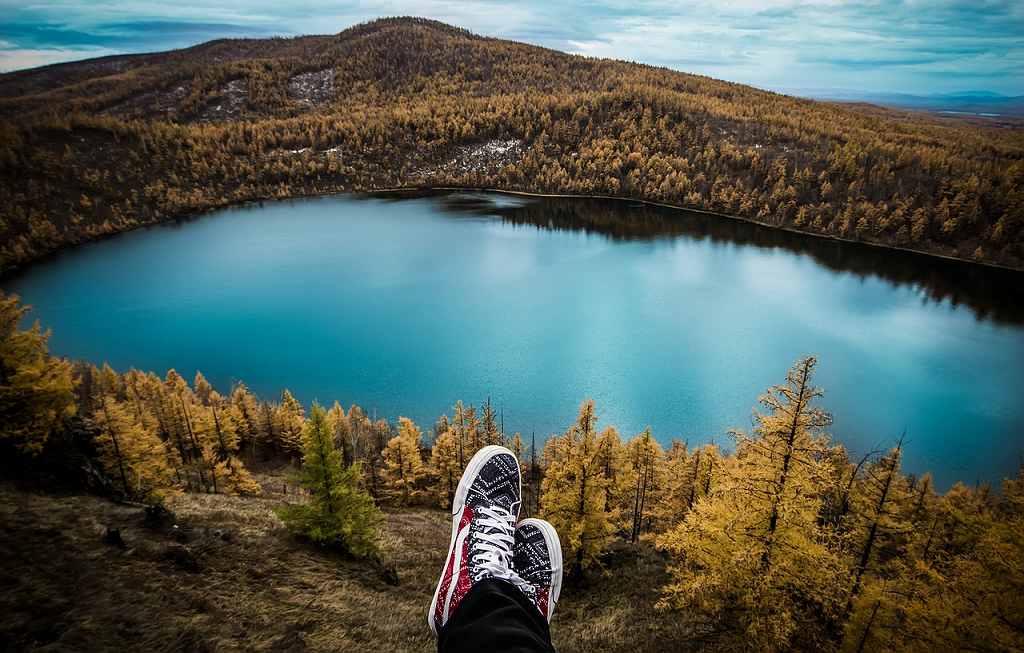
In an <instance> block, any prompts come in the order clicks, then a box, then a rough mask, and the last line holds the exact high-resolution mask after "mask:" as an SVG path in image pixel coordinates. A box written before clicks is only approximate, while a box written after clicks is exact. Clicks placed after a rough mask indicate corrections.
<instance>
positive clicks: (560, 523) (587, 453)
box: [540, 400, 614, 575]
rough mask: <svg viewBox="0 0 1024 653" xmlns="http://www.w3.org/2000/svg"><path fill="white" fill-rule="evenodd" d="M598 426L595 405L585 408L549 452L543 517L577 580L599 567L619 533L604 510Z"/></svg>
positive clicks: (553, 439)
mask: <svg viewBox="0 0 1024 653" xmlns="http://www.w3.org/2000/svg"><path fill="white" fill-rule="evenodd" d="M596 422H597V417H596V416H595V414H594V402H593V401H592V400H588V401H586V402H584V403H583V405H582V406H581V407H580V412H579V416H578V417H577V419H576V423H575V424H573V425H572V426H571V427H569V429H568V430H567V431H566V432H565V434H564V435H562V436H557V437H551V438H549V439H548V442H547V444H546V445H545V446H544V464H545V465H544V466H545V470H544V480H543V481H542V482H541V495H540V516H541V517H542V518H544V519H546V520H548V521H549V522H551V524H552V525H553V526H554V527H555V530H557V531H558V535H559V538H560V539H561V541H562V552H563V558H564V559H565V560H571V561H572V563H571V565H572V571H571V573H573V574H574V575H579V574H581V573H582V572H583V570H584V569H586V568H588V567H590V566H591V565H593V564H595V563H596V562H597V561H598V557H599V556H600V555H601V553H602V552H603V551H604V550H605V548H606V547H607V546H608V541H609V539H610V537H611V535H612V532H613V530H614V528H613V525H612V521H611V519H610V518H609V513H608V511H607V510H606V509H605V504H606V500H607V496H606V493H605V489H606V487H605V476H604V469H603V468H602V466H601V464H600V449H599V447H598V445H597V434H596V432H595V426H596Z"/></svg>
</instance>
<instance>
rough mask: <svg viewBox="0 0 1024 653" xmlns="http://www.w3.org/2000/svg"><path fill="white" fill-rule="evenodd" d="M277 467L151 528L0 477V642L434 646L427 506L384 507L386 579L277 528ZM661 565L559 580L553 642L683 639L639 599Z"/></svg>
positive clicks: (614, 557) (433, 572) (649, 598)
mask: <svg viewBox="0 0 1024 653" xmlns="http://www.w3.org/2000/svg"><path fill="white" fill-rule="evenodd" d="M282 478H283V477H281V476H278V475H274V474H269V475H264V476H262V477H261V480H262V481H263V482H264V487H265V488H266V490H267V491H266V492H265V494H264V496H263V497H260V498H239V497H226V496H220V495H196V494H190V495H183V496H180V497H177V498H175V499H174V500H172V501H171V502H170V504H169V507H170V508H171V509H172V511H173V512H174V514H175V519H174V520H173V521H169V522H166V523H164V524H163V525H162V526H159V527H153V526H152V525H147V522H146V518H145V514H144V510H143V509H142V508H141V507H134V506H125V505H118V504H115V503H113V502H110V501H107V500H104V499H101V498H97V497H91V496H54V495H47V494H39V493H33V492H28V491H25V490H21V489H16V488H14V487H12V486H11V485H0V559H3V560H4V564H3V566H2V568H0V590H2V591H0V649H2V650H45V651H55V650H119V651H129V650H147V651H232V650H271V651H304V650H313V651H320V650H323V651H328V650H329V651H431V650H434V648H435V644H434V639H433V637H432V636H431V634H430V631H429V629H428V628H427V624H426V610H427V608H428V606H429V603H430V597H431V594H432V593H433V589H434V584H435V583H436V581H437V575H438V573H439V571H440V568H441V564H442V561H443V558H444V555H445V553H446V551H445V549H446V547H447V542H448V533H449V529H450V522H449V520H448V518H447V517H446V515H445V514H444V513H443V511H434V510H408V511H396V512H388V513H387V514H386V520H385V524H384V528H383V549H384V559H385V561H386V565H387V566H388V567H391V568H393V569H394V570H395V571H397V575H398V581H397V584H395V581H394V578H393V577H389V574H388V573H386V571H385V568H382V567H381V566H380V565H374V564H370V563H367V562H363V561H355V560H349V559H345V558H343V557H341V556H338V555H335V554H331V553H326V552H323V551H320V550H317V549H314V548H312V547H310V546H308V545H306V544H304V543H302V542H299V541H296V540H295V539H294V538H292V537H291V536H289V535H288V533H287V532H285V531H284V530H283V528H282V525H281V523H280V521H279V520H278V518H277V517H276V516H275V514H274V513H273V508H275V507H276V506H279V505H281V504H283V503H284V502H286V501H294V500H298V499H297V497H296V495H295V494H294V491H295V488H294V486H291V487H289V488H288V489H289V494H287V495H286V494H283V493H282V490H283V489H284V487H283V480H282ZM108 528H114V529H119V532H120V536H121V539H122V540H123V546H122V545H119V544H117V543H111V542H110V541H109V539H110V538H108V535H107V533H108ZM664 574H665V571H664V563H663V561H662V560H661V559H660V557H659V556H658V555H657V554H656V553H655V552H654V551H653V550H652V549H651V548H650V547H649V546H648V545H641V546H639V547H637V548H631V547H627V546H625V545H623V546H621V547H619V548H617V549H615V550H614V551H613V552H612V554H610V555H609V556H608V559H607V561H606V570H605V571H604V572H603V573H602V572H597V573H595V574H593V575H592V576H591V577H590V578H589V579H587V580H586V581H584V582H583V583H576V584H569V585H567V587H565V588H564V590H563V594H562V600H561V601H560V603H559V605H558V610H557V612H556V614H555V619H554V622H553V624H552V633H553V636H554V640H555V644H556V646H557V647H558V649H559V650H560V651H563V652H571V651H588V652H593V651H597V650H625V649H627V648H628V649H630V650H632V651H638V652H639V651H662V650H666V649H672V650H680V649H695V648H697V647H699V643H697V642H695V641H694V639H693V638H692V637H690V636H689V632H690V631H689V627H688V625H687V624H686V623H685V621H684V620H683V619H682V618H681V617H680V615H677V614H667V613H662V612H656V611H654V609H653V605H654V602H655V601H656V600H657V588H658V587H659V586H660V585H661V584H662V583H663V582H664Z"/></svg>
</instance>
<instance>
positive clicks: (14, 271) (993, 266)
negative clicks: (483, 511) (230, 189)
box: [0, 185, 1024, 284]
mask: <svg viewBox="0 0 1024 653" xmlns="http://www.w3.org/2000/svg"><path fill="white" fill-rule="evenodd" d="M416 192H420V193H429V192H473V193H495V194H500V195H512V196H517V197H536V198H545V199H577V200H602V201H613V202H622V203H634V204H642V205H644V206H650V207H656V208H661V209H668V210H671V211H681V212H689V213H698V214H701V215H707V216H714V217H717V218H723V219H726V220H733V221H736V222H745V223H747V224H752V225H756V226H758V227H762V228H764V229H773V230H777V231H784V232H787V233H791V234H795V235H799V236H806V237H809V238H818V239H822V240H830V241H833V242H838V243H847V244H852V245H863V246H867V247H873V248H875V249H881V250H890V251H894V252H902V253H909V254H915V255H919V256H928V257H932V258H936V259H939V260H943V261H949V262H953V263H958V264H962V265H971V266H979V267H982V268H987V269H990V270H999V271H1003V272H1012V273H1018V274H1024V267H1020V268H1016V267H1011V266H1009V265H1003V264H1001V263H991V262H987V261H974V260H970V259H965V258H960V257H957V256H951V255H949V254H941V253H938V252H928V251H924V250H919V249H912V248H909V247H900V246H898V245H885V244H883V243H875V242H870V241H865V240H854V239H852V238H844V237H842V236H837V235H834V234H823V233H814V232H811V231H802V230H800V229H795V228H793V227H788V226H783V225H775V224H771V223H768V222H762V221H760V220H755V219H753V218H745V217H743V216H738V215H729V214H728V213H719V212H717V211H709V210H707V209H696V208H690V207H687V206H681V205H678V204H669V203H666V202H658V201H655V200H647V199H639V198H633V197H620V196H616V195H583V194H577V193H542V192H536V191H525V190H511V189H506V188H493V187H488V186H435V185H415V186H389V187H384V188H365V189H348V190H330V191H324V192H310V193H296V194H291V195H288V196H286V197H276V196H268V197H257V198H253V199H247V200H240V201H232V202H226V203H224V204H220V205H217V206H211V207H209V208H206V209H200V210H198V211H194V212H191V213H186V214H174V215H170V216H168V217H166V218H165V219H163V220H159V221H156V222H153V223H149V224H140V225H136V226H134V227H132V228H130V229H125V230H124V231H118V232H115V233H110V234H102V235H99V236H93V237H90V238H85V239H83V240H81V241H80V242H77V243H74V244H73V245H70V246H66V247H61V248H59V249H57V250H54V251H53V252H50V253H48V254H45V255H43V256H40V257H37V258H35V259H32V260H29V261H27V262H24V263H21V264H18V265H15V266H13V267H11V268H9V269H6V270H0V284H2V283H3V282H4V281H6V280H9V279H11V278H14V277H17V276H19V275H20V274H22V273H23V272H25V271H26V270H27V269H29V268H30V267H32V266H33V265H35V264H37V263H41V262H43V261H46V260H48V259H51V258H54V257H56V256H59V255H60V254H62V253H64V252H66V251H69V250H71V249H74V248H76V247H79V246H81V245H85V244H87V243H91V242H100V241H103V240H106V239H109V238H115V237H117V236H120V235H122V234H127V233H131V232H133V231H137V230H139V229H148V228H151V227H158V226H160V225H166V224H169V223H173V222H188V221H190V220H192V219H195V218H199V217H202V216H204V215H206V214H208V213H213V212H214V211H223V210H226V209H232V208H236V207H244V206H249V205H253V204H262V203H263V202H280V201H288V200H299V199H306V198H315V197H331V196H335V195H347V196H357V195H375V194H399V193H416Z"/></svg>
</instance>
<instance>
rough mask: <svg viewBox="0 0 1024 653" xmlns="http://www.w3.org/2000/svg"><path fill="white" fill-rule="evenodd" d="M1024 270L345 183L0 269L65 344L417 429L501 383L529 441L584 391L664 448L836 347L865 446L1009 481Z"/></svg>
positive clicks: (599, 211)
mask: <svg viewBox="0 0 1024 653" xmlns="http://www.w3.org/2000/svg"><path fill="white" fill-rule="evenodd" d="M1022 281H1024V275H1022V274H1018V273H1013V272H1005V271H999V270H994V269H986V268H981V267H977V266H971V265H967V264H962V263H954V262H950V261H944V260H940V259H936V258H931V257H926V256H921V255H916V254H910V253H903V252H895V251H887V250H881V249H877V248H871V247H867V246H862V245H852V244H848V243H840V242H835V241H828V240H824V239H817V238H812V237H806V236H801V235H797V234H791V233H786V232H780V231H776V230H770V229H765V228H762V227H758V226H756V225H751V224H747V223H743V222H739V221H733V220H728V219H724V218H718V217H711V216H704V215H700V214H694V213H689V212H684V211H673V210H668V209H659V208H653V207H646V206H642V205H637V204H631V203H627V202H613V201H603V200H568V199H558V200H554V199H527V198H522V197H515V196H507V195H496V194H465V193H460V194H428V195H408V196H378V197H350V196H334V197H322V198H311V199H303V200H295V201H283V202H274V203H266V204H264V205H261V206H255V205H254V206H245V207H239V208H233V209H228V210H224V211H220V212H217V213H215V214H211V215H207V216H203V217H201V218H198V219H196V220H193V221H189V222H185V223H181V224H175V225H169V226H161V227H155V228H151V229H147V230H140V231H136V232H132V233H128V234H124V235H121V236H118V237H115V238H112V239H109V240H105V241H102V242H97V243H92V244H89V245H86V246H82V247H79V248H77V249H74V250H71V251H68V252H65V253H63V254H61V255H59V256H57V257H54V258H52V259H49V260H46V261H43V262H40V263H38V264H36V265H34V266H32V267H31V268H29V269H27V270H25V271H24V272H23V273H21V274H20V275H19V276H16V277H12V278H8V279H6V280H4V281H3V282H0V286H2V287H3V288H4V289H5V290H6V291H8V292H15V293H18V294H20V295H21V296H22V297H23V299H24V300H25V301H26V302H28V303H31V304H32V305H33V306H34V307H35V310H34V311H33V316H34V317H36V318H38V319H39V320H40V321H41V322H42V324H43V325H44V326H45V327H48V328H52V329H53V338H52V340H51V350H52V351H53V352H54V353H56V354H59V355H64V356H69V357H72V358H79V359H85V360H90V361H93V362H95V363H102V362H104V361H107V362H109V363H110V364H111V365H112V366H113V367H114V368H116V369H118V370H125V369H127V368H129V367H136V368H139V369H144V370H154V371H157V372H158V373H160V374H161V375H162V374H163V373H164V372H165V371H166V370H167V369H168V368H175V369H177V370H178V371H179V372H181V373H182V374H183V375H185V376H186V378H189V379H191V377H192V376H193V375H194V374H195V371H196V370H197V369H201V370H202V372H203V373H204V374H205V375H206V376H207V377H208V378H209V379H210V381H211V382H212V383H214V385H215V386H216V387H217V388H218V389H219V390H221V391H222V392H223V391H227V390H228V389H229V388H230V386H231V384H232V383H233V382H234V381H235V380H239V379H242V380H244V381H245V382H246V383H247V384H248V385H249V386H250V388H252V389H253V390H254V391H255V392H257V393H258V394H260V395H262V396H264V397H276V396H278V393H279V392H280V390H281V388H284V387H287V388H289V389H291V390H292V392H293V393H295V394H296V396H297V397H299V398H300V400H302V401H304V402H307V403H308V402H310V401H312V400H314V399H317V400H319V401H320V402H321V403H327V404H329V403H331V402H333V401H334V400H335V399H338V400H341V401H342V403H343V404H345V405H346V406H347V405H349V404H352V403H353V402H354V403H358V404H360V405H361V406H363V407H364V409H366V410H367V412H369V413H371V414H373V413H374V412H376V414H377V415H378V416H383V417H387V418H389V419H395V418H397V417H398V416H399V415H404V416H408V417H411V418H413V419H415V420H416V421H417V422H418V423H419V424H420V425H421V426H422V427H423V428H424V430H425V431H426V429H427V428H429V426H430V425H431V424H433V421H434V420H435V419H436V418H437V417H438V416H439V415H440V414H441V413H443V412H449V413H450V411H451V408H450V407H451V406H452V404H454V403H455V401H456V400H458V399H461V400H463V401H465V402H467V403H475V404H480V403H483V402H484V401H486V400H487V399H488V397H489V398H490V400H491V402H492V404H493V405H494V406H495V407H496V408H498V409H500V411H501V413H502V416H503V419H504V424H505V429H506V431H507V432H509V433H511V432H513V431H520V432H522V433H523V434H524V436H525V437H526V440H527V442H529V437H530V434H531V433H533V432H536V434H537V438H538V441H540V440H541V439H542V438H543V437H545V436H546V435H547V434H548V433H551V432H561V431H563V430H564V429H565V428H566V427H567V426H568V425H569V424H570V423H571V422H572V420H573V419H574V417H575V415H576V411H577V408H578V406H579V404H580V402H581V401H583V400H584V399H585V398H587V397H592V398H593V399H594V400H595V402H596V405H597V412H598V415H599V417H600V422H599V424H600V425H607V424H613V425H616V426H617V427H619V429H620V431H621V432H622V433H623V435H624V436H631V435H633V434H634V433H636V432H638V431H640V430H641V429H643V428H644V427H645V426H647V425H650V426H651V427H652V429H653V431H654V433H655V435H656V436H657V437H658V439H659V440H661V441H662V442H663V443H667V442H669V441H670V440H671V438H673V437H678V438H682V439H686V440H688V441H689V442H690V443H691V444H697V443H703V442H707V441H710V440H712V439H714V440H715V441H716V442H718V443H720V444H728V443H729V439H728V437H727V435H726V433H727V431H728V429H730V428H735V427H738V428H745V429H746V428H749V427H750V425H751V410H752V408H753V406H754V405H755V403H756V400H757V397H758V396H759V394H761V393H762V392H764V390H765V389H766V388H767V387H768V386H769V385H772V384H776V383H781V382H783V381H784V379H785V374H786V370H787V369H788V368H789V367H790V366H791V365H792V364H793V363H794V362H795V361H796V360H797V359H798V358H799V357H801V356H803V355H805V354H814V355H816V356H818V357H819V367H818V374H817V377H816V382H817V385H819V386H821V387H822V388H823V389H824V390H825V397H824V399H823V401H822V402H821V405H822V406H823V407H825V408H826V409H827V410H829V411H830V412H832V413H833V414H834V416H835V423H834V425H833V428H832V433H833V434H834V438H835V439H837V440H839V441H841V442H842V443H844V444H845V445H846V446H847V447H848V448H850V449H851V450H853V451H855V452H864V451H869V450H872V449H877V448H881V447H888V446H891V445H892V444H893V443H894V442H895V441H896V440H897V439H898V438H899V437H900V434H901V433H903V432H906V457H905V468H906V469H907V470H908V471H910V472H915V473H921V472H924V471H927V470H931V471H933V472H934V474H935V476H936V481H937V483H938V485H940V486H941V487H948V486H949V485H950V484H952V483H953V482H955V481H956V480H961V479H962V480H964V481H966V482H969V483H974V482H976V481H978V480H981V481H997V480H998V479H1000V478H1002V477H1003V476H1006V475H1013V474H1014V473H1015V472H1016V470H1017V466H1018V465H1019V462H1020V458H1021V455H1022V452H1024V402H1022V397H1024V301H1022V300H1024V290H1022V288H1024V283H1022Z"/></svg>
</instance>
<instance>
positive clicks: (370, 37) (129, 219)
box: [0, 18, 1024, 269]
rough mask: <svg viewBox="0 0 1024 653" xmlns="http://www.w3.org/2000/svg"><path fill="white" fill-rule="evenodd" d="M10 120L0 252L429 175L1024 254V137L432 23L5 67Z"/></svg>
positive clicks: (1, 84)
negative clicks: (225, 208)
mask: <svg viewBox="0 0 1024 653" xmlns="http://www.w3.org/2000/svg"><path fill="white" fill-rule="evenodd" d="M0 120H2V122H0V136H2V138H0V219H2V222H0V269H3V268H11V267H14V266H17V265H19V264H23V263H25V262H28V261H31V260H33V259H34V258H36V257H38V256H41V255H43V254H46V253H47V252H50V251H54V250H56V249H59V248H61V247H64V246H67V245H71V244H74V243H78V242H82V241H84V240H88V239H90V238H95V237H99V236H102V235H105V234H110V233H116V232H119V231H123V230H125V229H130V228H133V227H136V226H139V225H145V224H152V223H155V222H159V221H163V220H167V219H173V218H177V217H182V216H186V215H189V214H193V213H197V212H200V211H204V210H208V209H211V208H215V207H219V206H224V205H226V204H230V203H234V202H240V201H247V200H254V199H262V198H268V197H286V196H291V195H302V194H310V193H323V192H335V191H350V190H367V189H373V188H386V187H396V186H431V185H461V186H485V187H496V188H504V189H511V190H524V191H534V192H549V193H584V194H604V195H615V196H622V197H630V198H638V199H647V200H652V201H657V202H664V203H668V204H673V205H678V206H684V207H689V208H696V209H702V210H708V211H713V212H718V213H723V214H727V215H731V216H737V217H742V218H745V219H749V220H754V221H757V222H761V223H764V224H767V225H771V226H777V227H783V228H787V229H792V230H797V231H805V232H809V233H815V234H820V235H825V236H830V237H838V238H847V239H853V240H861V241H866V242H873V243H878V244H883V245H891V246H899V247H906V248H911V249H917V250H920V251H925V252H931V253H937V254H943V255H948V256H956V257H959V258H965V259H969V260H977V261H984V262H992V263H1001V264H1004V265H1009V266H1014V267H1021V266H1022V262H1024V231H1022V230H1024V191H1022V189H1024V132H1021V131H1018V130H1007V129H994V128H985V127H983V126H971V125H966V124H961V123H959V122H955V121H948V120H940V119H933V118H931V117H928V116H914V115H912V114H910V115H908V114H900V113H895V112H885V111H883V110H877V109H872V110H869V111H868V110H860V109H858V108H856V107H844V106H841V105H837V104H831V103H821V102H814V101H810V100H801V99H797V98H792V97H787V96H782V95H777V94H773V93H769V92H765V91H759V90H756V89H753V88H750V87H745V86H742V85H738V84H731V83H728V82H722V81H717V80H713V79H709V78H706V77H700V76H695V75H688V74H685V73H679V72H675V71H670V70H666V69H660V68H653V67H650V66H644V65H640V64H632V63H625V62H617V61H609V60H595V59H586V58H581V57H577V56H572V55H567V54H564V53H560V52H556V51H552V50H547V49H544V48H539V47H535V46H530V45H524V44H520V43H513V42H509V41H502V40H498V39H492V38H484V37H480V36H476V35H473V34H470V33H469V32H466V31H465V30H461V29H458V28H454V27H450V26H447V25H443V24H441V23H437V22H434V21H428V20H423V19H410V18H403V19H382V20H379V21H374V22H372V23H367V24H364V25H359V26H356V27H353V28H351V29H349V30H346V31H344V32H341V33H340V34H338V35H335V36H309V37H298V38H292V39H267V40H220V41H213V42H210V43H206V44H203V45H199V46H195V47H193V48H188V49H184V50H177V51H172V52H166V53H156V54H148V55H132V56H122V57H107V58H104V59H97V60H91V61H85V62H75V63H69V64H59V65H56V66H48V67H45V68H40V69H36V70H31V71H22V72H19V73H12V74H8V75H3V76H0Z"/></svg>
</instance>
